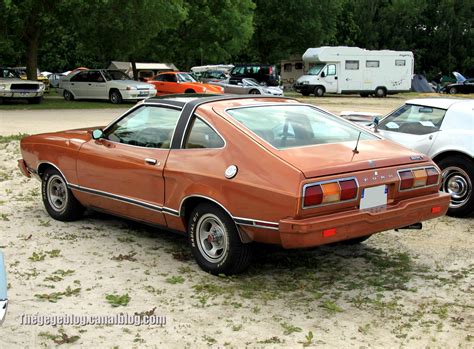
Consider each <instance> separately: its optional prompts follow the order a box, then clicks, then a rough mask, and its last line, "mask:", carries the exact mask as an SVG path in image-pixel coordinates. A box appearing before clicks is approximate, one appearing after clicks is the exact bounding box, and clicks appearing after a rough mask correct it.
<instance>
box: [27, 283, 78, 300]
mask: <svg viewBox="0 0 474 349" xmlns="http://www.w3.org/2000/svg"><path fill="white" fill-rule="evenodd" d="M80 292H81V289H80V288H71V287H70V286H68V287H67V288H66V290H65V291H63V292H53V293H43V294H35V297H36V298H38V299H41V300H46V301H48V302H51V303H56V302H57V301H58V300H60V299H62V298H63V296H66V297H71V296H77V295H79V293H80Z"/></svg>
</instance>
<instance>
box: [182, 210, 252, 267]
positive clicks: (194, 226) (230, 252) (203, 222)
mask: <svg viewBox="0 0 474 349" xmlns="http://www.w3.org/2000/svg"><path fill="white" fill-rule="evenodd" d="M188 233H189V242H190V245H191V250H192V252H193V255H194V258H196V261H197V263H198V264H199V266H200V267H201V269H203V270H204V271H206V272H209V273H211V274H214V275H218V274H226V275H232V274H238V273H240V272H242V271H243V270H245V269H246V268H247V267H248V265H249V264H250V260H251V255H252V252H251V248H252V246H251V245H250V244H243V243H242V242H241V241H240V237H239V233H238V231H237V227H236V225H235V223H234V221H233V220H232V218H231V217H229V215H228V214H227V213H226V212H225V211H223V210H222V209H221V208H220V207H218V206H216V205H213V204H210V203H203V204H200V205H199V206H197V207H196V208H195V209H194V211H193V212H192V214H191V217H190V218H189V224H188Z"/></svg>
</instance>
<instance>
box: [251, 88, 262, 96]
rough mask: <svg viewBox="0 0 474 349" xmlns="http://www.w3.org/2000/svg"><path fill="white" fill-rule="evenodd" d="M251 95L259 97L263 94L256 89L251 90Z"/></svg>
mask: <svg viewBox="0 0 474 349" xmlns="http://www.w3.org/2000/svg"><path fill="white" fill-rule="evenodd" d="M249 93H250V94H251V95H259V94H261V93H260V91H259V90H257V89H256V88H254V89H253V90H250V92H249Z"/></svg>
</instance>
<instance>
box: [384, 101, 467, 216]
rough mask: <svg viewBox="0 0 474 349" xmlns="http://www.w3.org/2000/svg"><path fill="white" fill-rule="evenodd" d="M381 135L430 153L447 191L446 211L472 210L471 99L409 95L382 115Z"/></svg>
mask: <svg viewBox="0 0 474 349" xmlns="http://www.w3.org/2000/svg"><path fill="white" fill-rule="evenodd" d="M377 130H378V132H380V133H381V135H382V136H384V137H386V138H388V139H390V140H392V141H395V142H397V143H400V144H401V145H403V146H406V147H407V148H411V149H414V150H417V151H419V152H421V153H424V154H426V155H428V156H429V157H431V158H432V159H433V160H434V161H435V162H436V163H437V164H438V166H439V167H440V168H441V170H442V184H441V190H442V191H445V192H447V193H450V194H451V205H450V208H449V210H448V214H449V215H452V216H458V217H466V216H468V215H470V214H472V213H473V212H474V193H473V184H474V99H467V100H466V99H448V98H426V99H412V100H409V101H407V102H406V103H405V104H404V105H403V106H401V107H400V108H398V109H396V110H395V111H393V112H392V113H390V114H388V115H387V116H386V117H385V118H383V119H382V120H381V121H380V122H379V124H378V126H377Z"/></svg>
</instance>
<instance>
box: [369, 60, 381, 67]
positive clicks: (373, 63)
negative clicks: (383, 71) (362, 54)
mask: <svg viewBox="0 0 474 349" xmlns="http://www.w3.org/2000/svg"><path fill="white" fill-rule="evenodd" d="M365 66H366V67H367V68H378V67H380V61H366V62H365Z"/></svg>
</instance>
